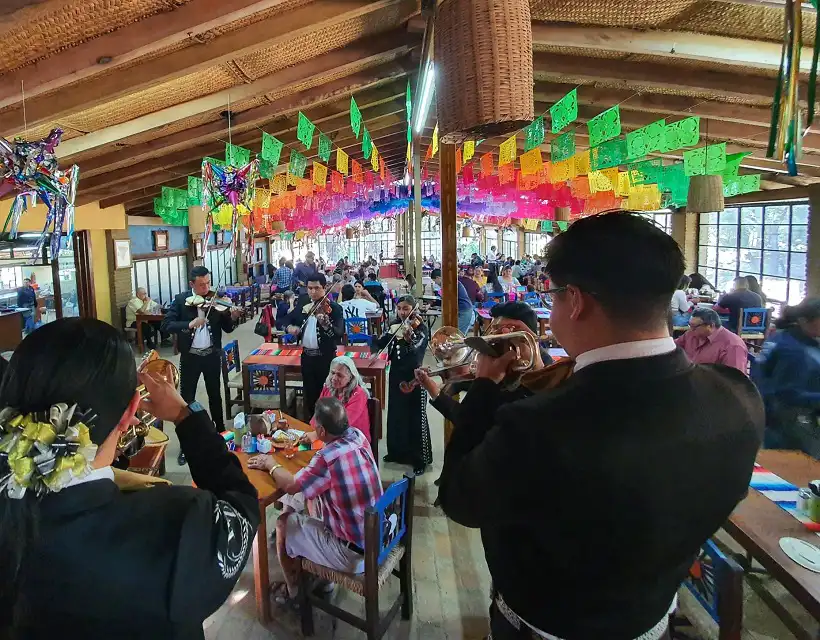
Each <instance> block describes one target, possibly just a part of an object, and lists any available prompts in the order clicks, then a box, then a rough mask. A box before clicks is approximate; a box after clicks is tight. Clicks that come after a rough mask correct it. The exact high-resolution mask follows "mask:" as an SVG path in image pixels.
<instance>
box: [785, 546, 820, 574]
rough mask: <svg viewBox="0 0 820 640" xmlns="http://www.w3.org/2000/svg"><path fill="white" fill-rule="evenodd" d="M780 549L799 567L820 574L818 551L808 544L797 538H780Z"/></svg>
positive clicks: (819, 555) (819, 550) (819, 552)
mask: <svg viewBox="0 0 820 640" xmlns="http://www.w3.org/2000/svg"><path fill="white" fill-rule="evenodd" d="M780 548H781V549H783V553H785V554H786V555H787V556H789V558H791V559H792V560H794V561H795V562H796V563H797V564H799V565H800V566H801V567H805V568H806V569H808V570H809V571H814V572H815V573H820V549H818V548H817V547H815V546H814V545H813V544H811V543H810V542H806V541H805V540H799V539H798V538H780Z"/></svg>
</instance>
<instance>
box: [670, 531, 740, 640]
mask: <svg viewBox="0 0 820 640" xmlns="http://www.w3.org/2000/svg"><path fill="white" fill-rule="evenodd" d="M683 584H684V586H686V588H687V589H688V590H689V591H690V592H691V593H692V595H693V596H694V597H695V600H697V601H698V603H699V604H700V605H701V606H702V607H703V608H704V610H705V611H706V613H708V614H709V617H710V618H712V620H714V621H715V622H716V623H717V625H718V629H719V631H718V640H740V637H741V629H742V626H743V568H742V567H741V566H740V565H739V564H738V563H737V562H736V561H735V560H734V559H732V558H731V557H729V556H727V555H726V554H724V553H723V552H722V551H721V550H720V549H719V548H718V547H717V545H716V544H715V543H714V542H712V541H711V540H707V541H706V542H705V543H704V544H703V546H701V548H700V553H699V554H698V557H697V559H696V560H695V562H694V563H693V564H692V566H691V567H690V569H689V575H688V576H687V578H686V579H685V580H684V582H683ZM681 623H682V619H680V618H674V619H673V620H672V623H671V628H670V633H671V636H672V638H673V639H675V640H678V639H680V640H687V639H688V638H690V636H688V635H686V634H685V633H684V632H682V631H679V629H678V627H679V626H680V625H681ZM696 637H700V636H696Z"/></svg>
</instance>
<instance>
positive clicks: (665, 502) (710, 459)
mask: <svg viewBox="0 0 820 640" xmlns="http://www.w3.org/2000/svg"><path fill="white" fill-rule="evenodd" d="M547 270H548V272H549V275H550V278H551V284H552V288H551V289H550V291H549V294H550V295H551V297H552V313H551V318H550V321H551V327H552V331H553V333H554V334H555V337H556V339H557V340H558V341H559V342H560V344H561V345H562V346H563V347H564V348H565V349H566V351H567V352H568V353H569V355H570V356H571V357H573V358H574V359H575V368H574V373H573V374H572V376H570V377H569V378H567V379H566V380H565V381H564V382H563V383H561V384H560V385H559V386H558V387H556V388H554V389H551V390H547V391H543V392H540V393H538V394H535V395H533V396H532V397H530V398H527V399H525V400H519V401H517V402H512V403H510V404H507V405H504V406H502V407H501V408H499V409H498V410H497V411H496V412H495V415H494V419H488V415H492V414H491V411H490V410H489V409H488V407H486V406H485V405H484V404H483V403H482V399H483V395H482V394H474V393H472V392H471V393H469V394H467V398H465V401H464V402H463V403H462V406H461V409H460V412H461V419H460V421H459V424H458V425H457V428H456V429H455V430H454V432H453V434H452V438H451V440H450V442H449V444H448V445H447V450H446V454H445V459H444V470H443V472H442V477H441V491H440V493H439V499H440V501H441V505H442V508H443V509H444V512H445V513H446V514H447V515H448V516H449V517H451V518H452V519H454V520H455V521H457V522H459V523H461V524H463V525H465V526H468V527H478V528H480V529H481V535H482V542H483V544H484V551H485V554H486V559H487V564H488V566H489V569H490V574H491V576H492V581H493V586H494V595H493V602H492V605H491V608H490V617H491V621H490V626H491V632H492V636H493V638H495V639H496V640H504V639H508V638H515V639H518V638H524V637H530V636H531V635H533V632H535V633H536V634H540V635H542V636H546V637H552V636H555V637H560V638H622V639H627V638H639V637H645V638H668V637H669V636H668V614H669V611H670V608H671V604H672V603H673V600H674V598H675V594H676V592H677V589H678V586H679V585H680V583H681V581H682V580H683V579H684V578H685V577H686V575H687V573H688V570H689V567H690V566H691V564H692V558H693V557H695V556H696V555H697V553H698V550H699V548H700V546H701V545H702V544H703V542H705V541H706V540H707V539H708V538H709V537H710V536H711V535H712V534H713V533H714V532H715V531H716V530H717V529H719V528H720V527H721V525H722V524H723V523H724V522H725V521H726V518H727V517H728V516H729V514H730V513H731V512H732V510H733V509H734V507H735V505H736V504H737V503H738V501H740V500H741V499H742V498H743V497H744V495H745V494H746V492H747V491H748V487H749V479H750V477H751V473H752V469H753V467H754V460H755V455H756V453H757V450H758V447H759V446H760V440H761V434H762V429H763V422H764V411H763V405H762V402H761V400H760V396H759V395H758V393H757V391H756V389H755V388H754V385H752V384H751V382H749V380H748V379H747V378H746V377H745V376H744V375H742V374H741V373H740V372H738V371H736V370H734V369H730V368H728V367H714V366H711V365H693V364H692V363H691V362H689V360H688V358H687V357H686V355H685V354H684V353H683V352H682V351H681V350H679V349H676V348H675V343H674V342H673V340H672V338H671V337H669V332H668V328H667V317H668V313H669V300H670V298H671V297H672V292H673V291H674V290H675V287H676V285H677V283H678V281H679V279H680V277H681V275H682V274H683V256H682V254H681V251H680V249H679V247H678V245H677V244H676V243H675V241H674V240H673V239H672V238H671V237H669V236H668V235H667V234H666V233H664V232H663V231H662V230H660V229H657V228H656V227H655V226H654V225H653V224H652V223H651V222H649V221H648V220H646V219H644V218H641V217H639V216H638V215H635V214H633V213H631V212H613V213H606V214H601V215H597V216H590V217H587V218H582V219H580V220H578V221H577V222H575V223H574V224H572V225H571V226H570V227H569V229H568V230H567V231H565V232H564V233H562V234H560V235H559V236H557V237H556V238H555V239H554V240H553V241H552V242H551V243H550V244H549V246H548V249H547ZM624 282H627V283H629V286H628V287H624V286H623V283H624ZM514 357H515V355H514V354H509V353H507V354H504V355H503V356H501V357H500V358H489V357H487V356H484V355H481V356H479V357H478V359H477V363H476V364H477V372H476V376H477V379H476V381H475V382H474V383H473V384H474V385H479V384H485V385H486V384H489V383H490V382H492V381H496V382H498V381H500V380H502V379H503V378H504V376H505V375H506V373H507V367H508V366H509V364H510V362H511V361H512V359H513V358H514ZM693 407H697V410H698V418H697V419H692V408H693ZM511 461H514V464H511ZM693 462H694V463H696V465H697V472H696V473H693V471H692V464H693ZM550 482H552V484H550ZM545 483H546V484H545ZM476 496H480V497H481V498H480V499H476ZM579 496H590V499H591V500H592V502H593V503H594V507H593V508H590V502H589V500H586V499H585V498H579ZM499 504H503V505H504V508H503V509H499V508H498V505H499ZM601 523H605V525H604V528H605V529H606V534H605V535H603V536H602V535H601V531H602V530H601ZM593 548H594V549H595V552H594V553H592V554H590V552H589V550H590V549H593ZM634 549H641V550H642V557H641V563H640V564H641V568H640V570H638V571H636V568H635V567H636V565H635V555H634V553H633V550H634ZM602 558H605V561H602V560H601V559H602ZM547 575H548V576H549V580H544V576H547ZM624 576H628V578H627V579H624Z"/></svg>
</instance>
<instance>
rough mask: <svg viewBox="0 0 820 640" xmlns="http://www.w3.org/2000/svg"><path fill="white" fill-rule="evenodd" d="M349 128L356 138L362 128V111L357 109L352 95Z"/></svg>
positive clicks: (357, 106)
mask: <svg viewBox="0 0 820 640" xmlns="http://www.w3.org/2000/svg"><path fill="white" fill-rule="evenodd" d="M350 128H351V129H353V133H354V134H355V135H356V138H358V137H359V134H360V133H361V129H362V112H361V111H359V105H357V104H356V99H355V98H354V97H353V96H351V97H350Z"/></svg>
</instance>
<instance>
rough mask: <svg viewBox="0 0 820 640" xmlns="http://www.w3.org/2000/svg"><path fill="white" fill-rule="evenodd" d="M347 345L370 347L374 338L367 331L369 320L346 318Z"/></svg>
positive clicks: (345, 337)
mask: <svg viewBox="0 0 820 640" xmlns="http://www.w3.org/2000/svg"><path fill="white" fill-rule="evenodd" d="M344 339H345V344H366V345H368V346H369V345H370V344H371V343H372V341H373V336H371V335H370V332H369V331H368V329H367V318H345V336H344Z"/></svg>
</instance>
